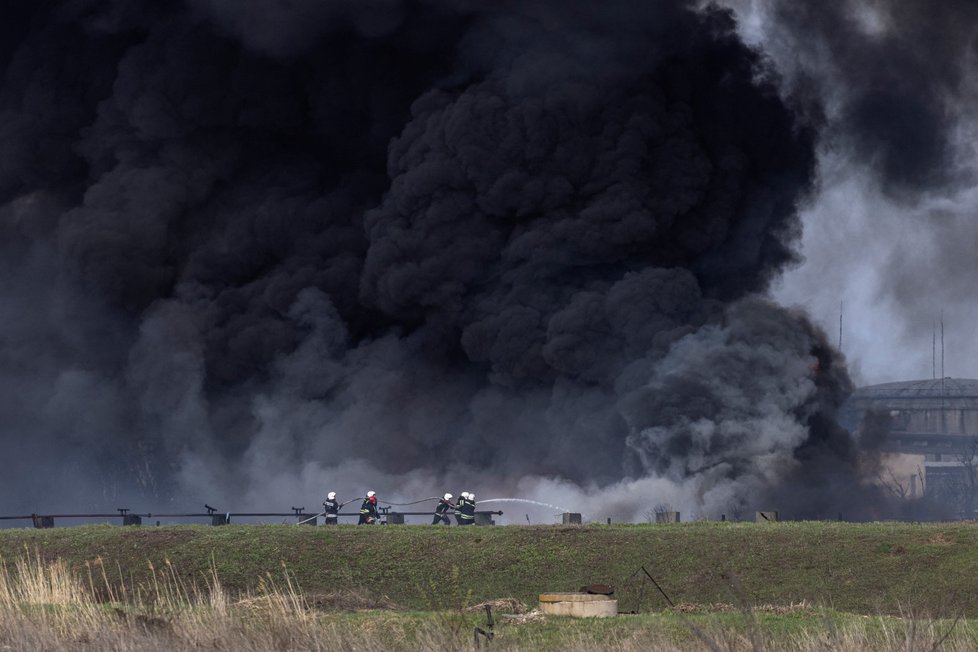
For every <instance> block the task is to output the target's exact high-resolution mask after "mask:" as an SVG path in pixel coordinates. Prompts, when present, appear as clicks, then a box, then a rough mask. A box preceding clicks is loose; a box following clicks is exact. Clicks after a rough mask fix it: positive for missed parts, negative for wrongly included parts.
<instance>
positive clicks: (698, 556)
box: [0, 522, 978, 616]
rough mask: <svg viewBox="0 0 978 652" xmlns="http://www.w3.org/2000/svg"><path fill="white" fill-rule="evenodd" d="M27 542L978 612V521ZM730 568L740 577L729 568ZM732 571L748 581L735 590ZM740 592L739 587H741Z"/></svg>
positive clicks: (252, 533) (492, 582)
mask: <svg viewBox="0 0 978 652" xmlns="http://www.w3.org/2000/svg"><path fill="white" fill-rule="evenodd" d="M25 550H30V551H32V552H33V551H36V552H37V553H38V554H39V555H40V556H41V557H42V558H43V559H46V560H55V559H62V560H64V561H66V562H68V563H69V564H70V565H72V566H74V567H80V566H81V565H83V564H84V562H86V561H91V560H93V559H95V558H98V557H101V558H102V559H104V560H105V561H106V562H107V564H106V565H107V572H108V573H109V576H110V578H111V579H112V580H113V581H118V580H125V581H126V582H127V583H129V584H132V583H136V584H139V583H140V582H142V581H144V580H145V578H146V576H147V564H148V563H152V564H154V565H155V566H156V567H161V566H162V564H163V563H164V562H167V561H168V562H169V563H170V564H172V567H173V568H174V569H175V572H176V573H177V574H178V575H179V576H180V577H182V578H183V580H184V581H187V582H194V581H198V580H201V579H203V578H206V577H207V576H208V575H209V572H210V568H211V566H212V565H213V567H214V568H215V569H216V571H217V573H218V576H219V577H220V578H221V582H222V583H223V585H224V587H225V588H226V589H227V590H228V591H230V592H232V593H236V592H241V591H247V590H252V589H254V588H255V586H256V585H257V583H258V582H259V581H260V579H261V578H262V577H264V576H265V575H266V574H267V573H268V572H272V573H279V572H280V571H281V569H282V568H283V566H284V567H285V568H287V569H288V570H289V572H290V573H291V574H292V575H293V576H294V577H295V580H296V582H297V584H298V585H299V586H300V587H301V588H302V590H303V592H305V593H306V594H307V595H316V594H328V593H334V592H336V591H339V590H350V591H356V592H358V593H361V594H364V595H369V596H372V597H373V598H375V599H378V600H380V599H384V600H388V601H390V602H392V603H395V604H397V605H399V606H401V607H403V608H409V609H426V608H430V607H431V606H432V604H433V603H434V604H446V601H448V600H449V599H450V598H451V595H450V593H451V587H450V584H451V582H448V581H446V578H448V576H449V575H450V574H451V571H452V569H453V568H458V569H459V582H458V583H459V588H460V589H461V591H462V592H463V593H466V594H469V597H470V599H471V600H472V601H481V600H488V599H493V598H499V597H504V596H505V597H514V598H518V599H520V600H522V601H524V602H526V603H528V604H533V603H535V600H536V596H537V595H538V594H539V593H542V592H547V591H567V590H576V589H577V588H578V587H580V586H581V585H583V584H588V583H595V582H602V583H609V584H612V585H614V586H615V587H616V588H617V589H618V597H619V600H620V601H621V607H622V609H624V610H630V609H634V608H635V607H636V606H637V603H636V601H637V600H638V598H639V595H640V592H642V591H644V599H643V602H644V604H643V610H648V609H661V608H663V607H664V606H666V605H665V602H664V600H663V599H662V598H661V596H658V594H657V592H656V591H655V590H654V588H653V587H651V585H650V584H648V583H645V585H644V587H642V586H640V584H641V583H640V582H639V581H638V578H633V579H632V580H631V581H629V582H626V581H625V580H626V578H628V577H629V576H630V575H632V574H633V573H634V572H635V571H636V570H637V569H638V568H639V567H640V566H642V565H645V567H646V568H648V570H649V571H650V572H651V573H652V574H653V576H654V577H655V578H656V580H658V582H659V584H660V585H661V586H662V587H663V589H665V591H666V592H667V593H668V594H669V595H670V597H671V598H672V599H673V600H674V601H675V602H689V603H698V604H709V603H718V602H720V603H739V602H746V603H748V604H770V605H783V604H792V603H797V602H801V601H807V602H809V603H813V604H819V605H824V606H827V607H831V608H833V609H837V610H840V611H848V612H854V613H861V614H900V613H906V612H907V611H912V612H914V613H926V614H931V615H938V616H939V615H958V614H963V615H966V616H978V590H976V586H978V525H974V524H959V523H954V524H904V523H878V524H846V523H832V522H808V523H777V524H753V523H689V524H678V525H668V526H640V525H636V526H610V527H609V526H585V527H580V526H578V527H573V526H571V527H561V526H535V527H514V526H510V527H496V528H490V527H484V528H467V529H466V528H454V527H453V528H447V527H445V528H438V527H422V526H403V527H395V526H388V527H380V526H375V527H357V526H338V527H332V528H326V527H318V528H313V527H308V526H278V525H276V526H234V525H231V526H225V527H209V526H174V527H141V528H121V527H112V526H94V527H77V528H59V529H52V530H31V529H17V530H2V531H0V556H3V557H4V558H7V559H10V558H13V557H16V556H20V555H22V554H23V553H24V551H25ZM731 578H733V579H731ZM732 582H733V583H734V584H735V583H737V582H739V584H740V587H741V588H740V589H739V590H738V589H735V588H734V586H733V584H732ZM738 594H739V595H738Z"/></svg>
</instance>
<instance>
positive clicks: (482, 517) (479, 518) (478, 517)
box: [474, 512, 496, 525]
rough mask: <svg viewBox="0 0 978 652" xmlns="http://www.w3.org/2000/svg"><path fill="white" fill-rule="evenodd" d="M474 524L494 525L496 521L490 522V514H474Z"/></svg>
mask: <svg viewBox="0 0 978 652" xmlns="http://www.w3.org/2000/svg"><path fill="white" fill-rule="evenodd" d="M474 522H475V524H476V525H495V524H496V521H494V520H492V513H491V512H476V513H475V521H474Z"/></svg>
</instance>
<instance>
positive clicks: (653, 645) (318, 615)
mask: <svg viewBox="0 0 978 652" xmlns="http://www.w3.org/2000/svg"><path fill="white" fill-rule="evenodd" d="M147 571H149V572H148V573H147V575H146V577H147V578H149V579H145V580H143V581H141V582H138V583H137V582H131V583H129V584H113V583H112V582H110V581H109V579H108V575H109V573H106V571H105V565H104V562H102V561H101V560H96V561H95V562H92V563H90V564H88V565H86V567H84V568H81V569H72V568H70V567H69V566H68V565H67V564H65V563H63V562H60V561H55V562H45V561H43V560H42V559H41V558H40V557H39V556H37V555H36V554H34V555H31V554H25V555H24V556H23V557H22V558H19V559H16V560H14V561H12V562H9V563H8V562H7V561H4V560H0V650H126V651H127V650H149V651H153V650H161V651H162V650H167V651H170V650H176V651H180V650H200V649H211V650H235V651H237V650H241V651H244V652H247V651H250V650H358V651H363V652H374V651H380V650H471V649H473V648H474V644H473V639H472V638H471V637H472V628H471V624H472V623H471V622H469V621H464V622H462V621H459V622H456V621H455V619H454V617H453V616H446V615H445V613H444V612H441V613H434V614H432V615H431V617H430V618H426V617H420V620H419V619H418V618H415V619H413V620H412V619H408V618H402V619H400V620H398V618H385V617H384V616H383V615H380V612H375V613H376V615H369V616H362V615H361V616H357V617H349V618H342V617H341V618H337V617H326V616H324V614H323V612H322V611H319V610H317V609H316V608H313V607H311V605H310V601H309V600H307V599H306V598H305V597H304V596H303V595H302V593H301V591H300V590H299V587H298V586H297V585H296V583H295V581H294V579H293V577H292V576H291V575H290V574H289V573H288V572H287V571H286V570H285V569H282V571H281V572H280V573H279V574H277V575H271V574H269V575H267V576H266V577H265V578H263V579H262V580H261V581H260V582H259V585H258V588H257V589H256V590H255V591H254V592H253V593H251V594H249V595H245V596H231V595H229V594H228V593H227V592H226V591H225V590H224V588H223V587H222V585H221V582H220V579H219V578H218V577H217V574H216V573H214V572H211V574H210V576H209V577H206V578H201V582H199V583H194V584H189V585H188V584H187V583H186V582H185V581H184V580H182V579H181V577H180V575H179V574H178V573H177V572H176V570H175V569H174V568H173V567H172V566H171V565H170V564H169V563H165V564H164V565H163V567H161V568H156V567H153V566H151V565H150V566H148V568H147ZM461 613H462V610H461V609H459V610H458V614H461ZM334 616H335V614H334ZM459 617H462V616H459ZM460 622H461V625H459V623H460ZM535 622H536V623H537V624H538V626H532V625H530V626H521V625H504V626H501V627H499V628H497V636H496V638H495V640H494V641H492V642H491V643H486V642H483V643H482V649H489V650H498V651H503V650H505V651H511V650H514V651H515V650H538V649H552V650H569V651H576V650H580V651H584V650H589V651H590V650H617V651H621V652H638V651H639V650H643V651H644V650H712V651H714V652H721V651H722V652H740V651H744V652H755V651H758V650H768V651H774V650H779V651H780V650H787V651H791V652H815V651H816V650H819V651H824V650H841V651H846V652H848V651H855V650H892V651H894V652H895V651H897V650H900V651H901V652H917V651H918V650H919V651H920V652H924V651H929V652H934V651H935V650H938V649H940V650H945V651H948V652H963V651H964V650H972V649H975V641H974V639H973V638H972V634H971V632H970V631H968V630H966V628H965V627H963V626H961V627H956V625H957V623H953V624H949V623H948V622H947V621H927V620H919V619H913V618H905V619H888V618H883V617H880V618H868V619H858V618H856V619H852V621H851V622H847V623H846V624H845V625H844V626H834V625H833V623H832V622H831V621H830V620H826V621H825V625H824V626H823V627H818V628H815V629H812V628H809V629H805V630H801V631H799V632H797V633H788V634H785V633H782V634H778V635H773V634H771V633H770V632H768V633H766V634H765V633H762V632H761V631H760V630H759V629H758V627H757V624H756V622H754V621H753V619H749V622H748V625H747V627H746V628H744V627H731V626H729V625H728V626H726V627H723V626H721V625H720V624H719V623H720V621H716V622H713V623H710V622H709V621H707V624H706V625H704V624H703V622H704V621H703V619H702V618H700V619H698V620H697V621H696V622H697V623H698V624H696V625H693V624H692V622H693V621H692V620H691V621H690V626H689V628H688V632H687V634H688V635H687V636H679V637H677V636H676V635H675V632H673V633H672V634H668V633H666V632H664V631H662V630H660V629H658V628H655V627H652V626H638V627H636V626H634V625H629V621H628V619H627V617H625V618H623V619H622V620H621V621H619V622H620V623H621V626H620V627H618V626H615V627H610V628H609V627H606V626H602V627H590V626H580V621H577V624H576V625H573V626H572V623H570V622H569V621H563V622H560V621H551V622H548V623H543V624H542V625H539V623H540V621H539V620H537V621H535ZM632 622H635V621H632ZM446 623H449V624H451V626H448V625H447V624H446ZM456 625H458V626H456ZM677 639H678V640H677Z"/></svg>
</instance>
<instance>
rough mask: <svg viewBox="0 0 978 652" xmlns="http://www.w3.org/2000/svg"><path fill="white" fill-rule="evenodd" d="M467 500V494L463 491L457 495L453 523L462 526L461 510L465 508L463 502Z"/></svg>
mask: <svg viewBox="0 0 978 652" xmlns="http://www.w3.org/2000/svg"><path fill="white" fill-rule="evenodd" d="M468 499H469V492H467V491H463V492H462V493H460V494H459V495H458V503H456V504H455V522H456V523H458V524H459V525H461V524H462V508H463V507H465V502H466V501H467V500H468Z"/></svg>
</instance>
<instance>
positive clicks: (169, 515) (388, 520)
mask: <svg viewBox="0 0 978 652" xmlns="http://www.w3.org/2000/svg"><path fill="white" fill-rule="evenodd" d="M205 508H206V509H207V511H206V512H180V513H173V512H133V511H132V510H131V509H129V508H126V507H120V508H118V509H116V512H118V513H116V514H111V513H92V514H20V515H12V516H0V521H30V522H31V523H32V524H33V526H34V527H35V528H39V529H47V528H53V527H55V519H72V518H85V519H93V518H121V519H122V525H142V524H143V519H144V518H145V519H152V518H157V519H184V518H190V519H192V518H207V519H210V523H211V525H228V524H229V523H230V522H231V517H232V516H233V517H236V518H270V517H273V518H281V517H289V516H291V517H293V518H295V519H296V521H297V523H300V522H301V523H304V524H308V525H316V524H317V523H318V517H320V516H322V514H321V513H308V512H306V511H305V507H293V508H292V511H291V512H232V511H223V510H218V509H216V508H214V507H211V506H209V505H205ZM377 511H378V514H379V515H380V517H381V520H380V522H381V524H385V525H386V524H391V525H403V524H404V517H405V516H426V517H429V518H430V517H432V516H433V515H434V511H427V512H396V511H393V510H391V508H389V507H380V508H378V510H377ZM475 514H476V524H478V525H494V524H495V523H494V522H493V521H492V517H493V516H496V515H502V512H500V511H495V512H492V511H478V512H476V513H475ZM337 517H345V518H349V517H356V518H359V517H360V512H359V511H357V512H340V513H338V514H337ZM157 524H159V521H157Z"/></svg>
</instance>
